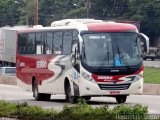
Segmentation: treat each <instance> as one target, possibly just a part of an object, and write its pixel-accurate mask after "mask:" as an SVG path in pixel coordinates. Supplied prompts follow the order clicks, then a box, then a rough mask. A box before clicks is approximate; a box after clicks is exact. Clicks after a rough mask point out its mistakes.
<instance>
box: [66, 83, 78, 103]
mask: <svg viewBox="0 0 160 120" xmlns="http://www.w3.org/2000/svg"><path fill="white" fill-rule="evenodd" d="M65 93H66V99H67V101H68V102H70V103H76V102H77V97H75V96H72V95H71V86H70V84H69V83H68V85H67V86H66V91H65Z"/></svg>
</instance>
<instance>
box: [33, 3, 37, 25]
mask: <svg viewBox="0 0 160 120" xmlns="http://www.w3.org/2000/svg"><path fill="white" fill-rule="evenodd" d="M34 25H38V0H34Z"/></svg>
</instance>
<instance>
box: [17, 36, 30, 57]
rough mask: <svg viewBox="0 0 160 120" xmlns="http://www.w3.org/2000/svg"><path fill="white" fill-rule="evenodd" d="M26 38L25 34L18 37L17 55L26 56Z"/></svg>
mask: <svg viewBox="0 0 160 120" xmlns="http://www.w3.org/2000/svg"><path fill="white" fill-rule="evenodd" d="M27 36H28V34H26V33H20V34H19V35H18V52H19V54H26V52H27V51H26V45H27Z"/></svg>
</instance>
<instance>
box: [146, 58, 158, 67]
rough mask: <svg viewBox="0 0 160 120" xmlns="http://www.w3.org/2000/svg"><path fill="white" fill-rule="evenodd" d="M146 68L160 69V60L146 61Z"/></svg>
mask: <svg viewBox="0 0 160 120" xmlns="http://www.w3.org/2000/svg"><path fill="white" fill-rule="evenodd" d="M144 66H148V67H159V68H160V59H156V60H155V61H152V60H145V61H144Z"/></svg>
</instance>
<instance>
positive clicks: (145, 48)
mask: <svg viewBox="0 0 160 120" xmlns="http://www.w3.org/2000/svg"><path fill="white" fill-rule="evenodd" d="M139 36H140V39H141V47H142V49H143V52H145V53H148V52H149V38H148V37H147V36H146V35H145V34H143V33H139Z"/></svg>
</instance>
